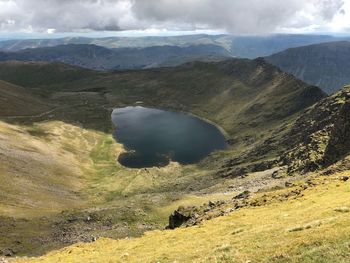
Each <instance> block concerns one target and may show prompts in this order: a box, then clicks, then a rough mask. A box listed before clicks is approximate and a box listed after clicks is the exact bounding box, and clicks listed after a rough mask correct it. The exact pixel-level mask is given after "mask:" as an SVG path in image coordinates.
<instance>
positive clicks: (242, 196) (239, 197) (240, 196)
mask: <svg viewBox="0 0 350 263" xmlns="http://www.w3.org/2000/svg"><path fill="white" fill-rule="evenodd" d="M249 195H250V192H249V191H244V192H242V193H240V194H238V195H236V196H235V197H234V198H233V199H236V200H237V199H247V198H248V197H249Z"/></svg>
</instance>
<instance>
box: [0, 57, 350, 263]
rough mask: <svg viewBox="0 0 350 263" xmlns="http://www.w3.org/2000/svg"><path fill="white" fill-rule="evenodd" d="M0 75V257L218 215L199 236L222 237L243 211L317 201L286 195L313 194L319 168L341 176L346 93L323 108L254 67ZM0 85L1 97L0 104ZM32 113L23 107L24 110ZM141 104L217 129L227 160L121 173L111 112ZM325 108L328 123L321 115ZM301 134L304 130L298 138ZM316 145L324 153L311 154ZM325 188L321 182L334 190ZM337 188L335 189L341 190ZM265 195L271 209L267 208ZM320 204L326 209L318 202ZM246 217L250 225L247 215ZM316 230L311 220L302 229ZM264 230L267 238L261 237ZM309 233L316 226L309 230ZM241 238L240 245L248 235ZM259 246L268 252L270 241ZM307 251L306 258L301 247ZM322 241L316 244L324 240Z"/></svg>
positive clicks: (303, 88)
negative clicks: (193, 117)
mask: <svg viewBox="0 0 350 263" xmlns="http://www.w3.org/2000/svg"><path fill="white" fill-rule="evenodd" d="M0 69H1V70H0V78H1V79H2V80H3V81H2V82H1V88H2V89H3V90H4V93H1V99H3V100H4V101H8V102H9V103H10V104H9V105H11V106H12V107H13V109H16V111H15V110H13V111H10V109H11V108H10V107H9V106H7V105H6V104H4V109H5V108H6V109H7V111H8V112H7V113H6V111H3V112H4V113H3V115H2V116H1V138H0V140H1V154H0V162H1V169H2V170H1V176H2V180H3V181H4V182H8V183H6V184H3V185H2V186H1V188H0V189H1V193H2V197H1V201H0V214H1V222H2V224H1V225H0V230H1V232H5V233H9V232H10V233H11V235H8V236H6V237H4V238H2V239H1V240H0V250H1V251H3V252H2V253H3V255H4V254H6V255H11V256H12V257H18V256H19V257H23V256H41V255H43V254H46V253H47V252H49V251H52V250H56V249H60V248H64V247H67V246H69V245H71V244H74V243H77V242H93V243H92V244H91V249H95V248H94V246H99V244H102V243H103V242H108V243H110V244H113V242H114V241H110V240H109V239H103V238H111V239H120V238H131V237H139V236H142V235H143V234H144V233H145V232H148V231H151V230H159V229H164V228H165V227H166V226H167V225H168V224H169V223H170V224H175V225H176V226H177V227H178V226H182V225H183V226H186V225H188V226H192V225H197V224H200V228H202V227H204V229H207V227H209V228H210V225H211V224H212V223H211V221H209V222H208V223H204V222H205V221H206V220H208V219H212V218H216V217H221V216H224V217H223V218H222V219H221V218H218V219H213V220H214V221H213V222H216V221H215V220H218V222H219V224H218V225H217V226H216V228H215V229H216V230H214V229H212V230H210V231H223V229H225V227H226V226H225V225H226V223H224V222H226V220H231V219H230V218H231V217H232V216H233V217H237V218H239V217H240V213H250V211H256V210H255V208H254V207H260V206H261V209H262V212H261V213H262V214H261V216H264V213H265V212H263V211H264V209H267V211H273V210H271V209H272V208H271V206H272V207H273V206H277V207H276V211H279V210H280V209H284V208H283V207H288V209H289V205H291V204H290V202H291V201H290V200H294V199H296V200H299V199H300V198H303V195H310V198H311V200H313V199H312V198H315V199H314V200H315V202H316V203H317V202H318V200H319V199H318V198H319V197H318V195H315V193H316V192H318V191H319V190H317V191H316V190H315V192H314V190H312V189H313V188H312V189H311V190H310V191H309V190H307V189H308V187H307V188H305V189H303V190H302V192H300V191H299V190H297V191H296V190H295V187H296V188H298V187H299V185H304V184H305V183H303V182H305V180H309V178H312V176H313V177H314V178H315V179H314V180H315V184H316V185H319V183H318V182H319V181H320V182H321V181H322V182H323V179H322V177H321V178H319V176H320V174H319V173H320V171H321V170H324V169H325V170H324V173H325V174H327V173H328V174H336V173H340V174H341V173H342V171H347V169H348V168H347V167H348V166H347V165H348V162H347V161H346V160H347V159H346V157H347V153H348V148H347V147H345V148H342V149H341V150H339V146H340V145H343V143H342V142H343V140H344V138H346V134H345V133H346V132H347V131H348V129H347V128H346V127H347V126H346V125H347V123H348V122H347V121H345V119H344V121H343V122H341V123H344V125H345V126H344V128H341V129H340V130H342V131H344V133H340V134H337V133H335V132H333V128H332V123H334V122H335V119H336V118H340V117H336V116H344V117H343V118H346V115H339V112H342V111H344V110H345V108H344V107H346V105H347V104H346V103H347V101H348V96H349V95H348V88H344V89H343V90H342V91H341V92H339V93H337V94H335V95H334V96H332V97H327V96H326V94H325V93H324V92H322V91H321V90H320V89H319V88H317V87H315V86H309V85H308V84H305V83H304V82H302V81H299V80H297V79H296V78H294V77H293V76H292V75H288V74H286V73H284V72H282V71H280V70H279V69H278V68H276V67H274V66H272V65H270V64H268V63H266V62H265V61H264V60H262V59H256V60H246V59H231V60H227V61H223V62H209V63H208V62H206V63H204V62H193V63H188V64H184V65H181V66H178V67H174V68H160V69H148V70H136V71H125V72H114V73H107V72H96V71H92V70H88V69H83V68H78V67H73V66H68V65H65V64H62V63H47V62H46V63H43V62H40V63H36V62H3V63H0ZM37 72H45V74H37ZM10 83H11V84H10ZM9 87H11V93H10V92H5V91H7V90H8V89H9ZM23 94H26V96H25V97H23ZM34 101H35V105H36V107H30V105H31V103H33V102H34ZM140 101H142V102H143V105H145V106H148V107H157V108H162V109H168V110H175V111H180V112H187V113H191V114H194V115H196V116H199V117H201V118H203V119H207V120H209V121H211V122H213V123H215V124H216V125H217V126H218V127H221V129H223V130H224V131H225V134H226V137H227V142H228V143H229V148H228V149H227V150H224V151H218V152H214V153H212V154H210V155H209V156H208V157H207V158H205V159H204V160H202V161H201V162H199V163H197V164H192V165H180V164H178V163H174V162H171V163H170V164H168V165H167V166H165V167H153V168H141V169H132V168H127V167H124V166H122V165H120V164H119V163H118V162H117V160H118V158H119V156H120V155H121V154H123V153H125V149H124V147H123V145H121V144H119V143H117V142H115V140H114V139H113V137H112V134H113V131H114V128H113V125H112V121H111V113H112V111H113V109H114V108H121V107H125V106H130V105H135V104H136V103H137V102H140ZM179 102H181V103H179ZM287 102H288V103H287ZM330 105H332V106H330ZM26 108H28V110H24V111H23V110H19V109H26ZM343 108H344V110H342V109H343ZM325 109H332V111H331V112H329V111H327V112H326V113H322V112H323V110H325ZM346 112H347V111H346V110H345V113H346ZM326 115H327V116H328V117H327V118H325V122H324V124H322V122H320V121H317V123H319V125H316V126H312V124H313V123H315V122H314V120H317V118H324V116H326ZM117 125H118V124H117ZM300 125H304V127H305V128H304V129H303V130H300V129H299V128H298V127H300ZM323 125H324V126H323ZM329 125H330V126H329ZM339 125H340V124H339ZM337 127H338V126H337ZM322 132H327V135H323V133H322ZM319 135H320V136H319ZM318 136H319V137H318ZM306 138H307V139H306ZM341 138H343V139H341ZM323 139H325V140H323ZM18 141H21V142H23V143H21V144H18ZM319 141H320V143H319ZM303 143H304V144H305V145H303ZM320 144H322V145H323V144H324V145H325V146H321V148H318V146H317V145H320ZM328 144H329V147H327V145H328ZM331 145H332V147H333V148H332V149H337V150H336V151H337V152H339V154H337V155H334V154H332V156H333V157H334V159H333V160H332V161H331V162H329V163H328V161H327V162H326V161H325V160H326V159H327V152H329V151H328V150H326V151H324V149H328V148H329V149H331V148H330V146H331ZM333 151H334V150H333ZM315 156H316V157H315ZM315 158H316V159H315ZM344 158H345V159H344ZM327 160H328V159H327ZM67 164H68V165H67ZM310 172H311V173H312V172H314V173H313V174H312V175H310V174H309V173H310ZM306 173H308V177H305V175H304V174H306ZM345 175H346V172H345V174H344V176H345ZM310 176H311V177H310ZM338 177H339V176H338V175H336V176H335V177H334V178H335V179H334V182H336V181H337V180H338V179H336V178H338ZM305 178H307V179H305ZM332 178H333V177H332ZM324 180H326V179H324ZM332 180H333V179H332ZM340 181H341V180H340ZM313 182H314V181H313ZM332 182H333V181H332ZM306 183H307V184H309V183H308V182H306ZM343 184H344V186H342V187H344V191H346V189H347V188H346V187H347V184H346V183H343ZM332 185H333V183H332ZM318 187H320V189H324V188H323V187H326V186H323V183H320V186H317V188H315V189H319V188H318ZM332 187H333V186H332ZM304 190H305V191H306V192H305V193H304ZM295 191H296V192H295ZM322 191H323V190H322ZM18 193H21V194H20V195H18ZM266 195H267V196H271V199H266ZM276 195H277V196H279V195H280V196H281V198H277V197H276ZM237 196H242V197H239V198H238V199H237V198H235V197H237ZM272 196H274V197H272ZM241 198H243V199H241ZM247 198H248V199H247ZM251 198H253V199H251ZM320 198H321V197H320ZM322 198H325V199H327V198H329V195H328V193H327V194H325V196H324V197H322ZM344 198H345V197H344ZM240 200H242V201H240ZM254 200H255V201H254ZM264 200H268V201H264ZM341 200H344V199H341ZM305 202H309V199H307V200H305ZM203 204H204V205H203ZM265 205H266V208H265ZM343 206H344V207H346V206H347V204H346V202H345V201H344V202H343V203H342V202H340V201H339V203H336V204H334V208H330V209H331V210H332V209H338V207H343ZM179 207H180V208H179ZM241 209H242V210H241ZM258 209H260V208H258ZM285 209H287V208H285ZM175 210H176V212H174V213H173V211H175ZM236 210H237V211H236ZM293 210H294V211H298V210H297V208H293ZM241 211H243V212H241ZM244 211H247V212H244ZM259 211H260V210H259ZM327 211H330V210H327ZM231 212H233V213H232V215H231ZM172 213H173V214H172ZM254 213H255V212H254ZM259 213H260V212H259ZM303 213H305V212H303ZM170 215H172V217H170V218H169V216H170ZM174 215H176V216H175V217H174ZM297 215H298V213H297V212H296V217H295V218H294V219H293V220H291V221H290V227H293V226H292V225H298V224H304V223H297V222H298V220H299V219H298V217H297ZM178 217H179V218H180V220H179V218H178ZM247 218H248V220H253V217H251V216H248V217H247ZM317 218H318V216H317V215H312V216H311V214H310V218H309V221H310V222H314V221H315V220H318V219H317ZM169 220H170V221H169ZM174 220H175V221H174ZM232 220H233V221H232V222H233V223H234V222H235V221H234V219H232ZM276 220H280V219H276ZM305 220H306V219H305ZM322 220H323V219H322ZM327 220H328V219H325V222H328V221H327ZM172 222H173V223H172ZM221 222H223V223H222V224H221ZM278 222H279V221H278ZM303 222H304V221H303ZM337 222H338V221H337ZM202 224H203V226H202ZM281 224H284V223H282V222H281ZM307 224H308V222H306V221H305V225H307ZM322 225H323V224H322ZM209 228H208V231H209ZM264 229H265V230H264V231H269V228H268V227H265V228H264ZM307 229H308V227H307ZM312 229H313V228H312ZM319 230H320V229H319V228H318V227H316V228H315V230H314V231H316V232H315V233H319V232H318V231H319ZM183 231H186V233H191V231H197V227H195V228H193V229H192V230H189V231H190V232H187V228H186V230H182V229H180V230H175V232H169V231H166V232H164V235H165V236H166V237H165V238H166V239H168V238H170V239H172V238H171V237H170V236H169V237H168V236H167V235H176V236H177V238H179V240H183V239H182V238H183V237H182V234H181V233H182V232H183ZM255 231H257V230H253V232H255ZM271 231H281V230H271ZM334 231H336V230H334ZM157 233H162V232H159V231H158V232H157V231H156V232H154V234H153V232H151V234H148V233H147V234H146V236H144V237H142V238H141V239H135V241H134V242H139V241H140V242H143V241H142V240H144V239H147V236H148V235H151V237H152V240H158V236H157V235H158V234H157ZM238 233H240V231H239V232H238ZM276 233H277V232H276ZM303 234H304V232H301V237H302V238H303V237H304V236H303ZM154 235H155V236H154ZM160 235H163V234H160ZM315 235H316V234H315ZM316 236H317V235H316ZM215 238H216V235H214V234H213V240H212V241H208V242H210V243H211V244H213V245H214V244H218V243H217V242H219V243H222V242H223V240H221V239H220V241H218V240H215ZM245 238H247V242H251V241H249V240H251V238H252V236H249V235H247V236H245ZM342 238H343V237H340V236H339V239H342ZM95 240H98V241H97V242H96V243H95V242H94V241H95ZM131 240H133V239H131ZM159 240H163V239H162V238H160V239H159ZM268 240H271V242H272V243H273V242H277V241H276V240H275V239H274V238H273V237H269V239H268ZM308 240H309V241H308V242H311V243H310V244H311V246H312V244H313V243H312V242H314V240H315V239H313V236H310V237H308ZM115 242H118V246H117V247H119V248H118V249H121V250H123V251H124V250H125V251H126V252H125V251H124V252H125V253H129V252H127V251H128V249H127V248H126V247H125V248H124V245H122V243H121V242H123V241H115ZM125 242H126V243H125V246H129V245H128V244H129V243H128V241H125ZM130 242H133V241H130ZM160 242H162V243H164V242H163V241H160ZM179 242H182V241H179ZM286 242H289V241H288V239H286ZM325 242H326V243H325V244H327V246H328V243H327V242H328V241H325ZM337 242H338V241H337ZM119 244H120V245H119ZM135 244H136V243H135ZM164 244H166V243H164ZM199 245H200V244H198V246H199ZM78 246H80V245H78ZM86 246H87V247H90V245H89V244H86ZM102 246H103V247H108V246H107V245H102ZM132 246H134V245H132ZM166 246H167V245H166ZM204 246H207V245H204ZM259 246H260V245H259ZM159 247H161V246H159ZM209 247H210V249H212V248H211V246H209ZM297 247H298V246H297ZM146 248H147V246H146ZM149 248H151V247H149ZM247 248H249V246H247ZM67 249H70V248H67ZM72 249H73V250H72V251H73V252H72V258H71V259H69V260H71V261H72V262H74V261H75V260H76V259H74V257H77V258H81V255H80V254H78V253H80V252H75V251H76V249H75V247H73V248H72ZM96 249H97V247H96ZM208 249H209V248H208ZM213 249H214V248H213ZM300 249H302V247H300ZM98 250H99V251H103V249H102V248H98ZM65 251H66V250H62V251H61V252H58V253H57V254H55V253H53V254H49V256H48V257H44V258H43V259H38V260H39V262H41V261H42V260H43V261H44V262H45V261H46V260H47V262H51V261H52V262H56V260H57V258H56V257H60V255H61V254H60V253H66V252H65ZM77 251H79V249H78V250H77ZM113 251H114V250H111V253H114V252H113ZM118 251H120V250H118ZM159 251H160V253H161V251H162V250H159ZM223 251H224V252H222V253H221V252H220V253H219V252H218V253H219V254H217V253H216V252H215V253H214V257H217V258H221V257H223V258H225V257H231V256H232V255H231V254H230V253H232V251H231V250H230V249H227V250H226V249H224V250H223ZM230 251H231V252H230ZM269 251H272V250H269ZM124 252H123V253H122V252H116V253H121V254H122V255H124V254H125V253H124ZM70 253H71V252H70ZM133 253H134V252H133ZM137 253H138V252H136V250H135V254H133V256H131V257H125V258H124V257H123V256H122V255H121V257H122V258H121V259H120V261H122V262H125V261H128V260H129V261H130V262H133V261H134V260H135V258H134V256H135V257H139V256H138V254H137ZM140 253H143V254H144V255H145V258H144V260H145V261H146V262H150V261H152V260H154V259H155V258H154V257H158V256H157V255H158V254H156V255H154V257H153V256H146V255H147V253H148V252H146V251H143V252H140ZM164 253H165V252H164ZM188 253H189V254H188ZM196 253H197V252H193V251H188V252H186V253H184V254H183V255H184V257H186V258H188V259H189V260H191V259H193V258H192V256H193V257H195V255H196ZM269 253H270V252H269ZM281 253H282V254H283V253H287V252H283V251H282V252H281ZM293 253H294V252H293ZM293 253H292V252H290V251H289V252H288V255H289V256H290V257H293V255H294V254H293ZM296 253H299V252H296ZM300 253H301V252H300ZM303 253H304V252H303ZM129 254H130V255H131V253H129ZM165 255H167V256H165ZM190 255H192V256H190ZM244 255H245V256H239V257H243V258H245V257H247V258H249V257H254V258H257V255H254V254H249V253H248V252H247V254H244ZM111 256H112V255H111ZM265 256H266V258H268V259H271V257H274V255H272V254H266V255H265ZM265 256H263V258H264V257H265ZM64 257H65V258H66V257H67V256H66V255H65V254H64ZM99 257H100V256H99ZM113 257H114V258H117V256H115V255H113ZM162 257H166V258H168V259H169V258H173V257H176V258H178V259H179V257H177V256H174V255H172V254H171V255H170V254H167V253H165V254H162V256H159V259H162V260H163V259H164V258H162ZM67 259H68V257H67ZM18 260H21V259H20V258H19V259H18ZM22 260H24V262H27V261H29V259H28V258H24V259H22ZM35 260H36V259H34V261H35ZM100 260H102V256H101V257H100ZM208 260H209V259H208ZM210 260H211V259H210ZM210 260H209V261H210ZM189 262H190V261H189ZM286 262H288V260H287V261H286Z"/></svg>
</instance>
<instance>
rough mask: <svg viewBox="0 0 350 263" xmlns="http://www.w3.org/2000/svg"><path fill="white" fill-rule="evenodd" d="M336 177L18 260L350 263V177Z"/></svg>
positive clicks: (66, 262) (67, 261)
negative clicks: (136, 234)
mask: <svg viewBox="0 0 350 263" xmlns="http://www.w3.org/2000/svg"><path fill="white" fill-rule="evenodd" d="M337 176H339V175H335V176H332V177H325V178H319V179H316V181H317V182H318V184H319V185H318V186H317V187H315V188H309V189H307V190H305V191H304V196H303V197H300V198H297V199H292V200H288V201H282V202H279V201H276V202H272V203H271V204H269V205H265V206H261V207H248V208H244V209H241V210H239V211H236V212H233V213H232V214H230V215H228V216H225V217H221V218H217V219H214V220H211V221H207V222H205V223H204V224H203V225H199V226H195V227H191V228H185V229H177V230H174V231H154V232H149V233H146V234H145V235H144V236H143V237H141V238H135V239H128V240H125V239H124V240H110V239H100V240H98V241H97V242H95V243H91V244H77V245H73V246H71V247H68V248H65V249H63V250H60V251H57V252H52V253H49V254H48V255H46V256H44V257H42V258H37V259H28V258H27V259H23V260H18V261H16V262H33V263H34V262H52V263H53V262H65V263H73V262H86V263H87V262H113V263H114V262H350V253H349V246H350V217H349V216H350V213H349V212H348V209H346V208H348V207H350V182H343V181H340V180H339V179H338V177H337ZM283 191H286V190H280V191H278V192H276V193H281V192H283ZM276 193H272V195H273V194H276ZM261 195H262V194H260V195H258V196H257V197H256V198H261ZM268 195H270V196H272V195H271V194H268Z"/></svg>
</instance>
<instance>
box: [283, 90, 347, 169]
mask: <svg viewBox="0 0 350 263" xmlns="http://www.w3.org/2000/svg"><path fill="white" fill-rule="evenodd" d="M349 107H350V87H349V86H347V87H344V88H343V89H342V90H341V91H339V92H338V93H336V94H334V95H333V96H331V97H328V98H326V99H324V100H322V101H320V102H319V103H317V104H316V105H314V106H313V107H311V108H310V109H308V110H307V111H305V113H304V114H302V115H301V117H300V118H298V120H297V121H296V122H295V124H294V125H293V127H292V129H291V132H290V133H288V134H287V135H286V137H285V138H284V141H285V143H288V144H289V145H290V147H289V151H287V152H286V154H284V155H283V156H282V158H281V160H282V163H283V164H286V165H288V170H289V172H290V173H292V172H299V173H300V172H303V173H306V172H309V171H314V170H317V169H320V168H325V167H328V166H330V165H333V164H335V163H337V162H339V161H342V160H343V159H344V158H345V157H347V156H348V155H349V153H350V145H349V132H350V118H349V116H350V115H349V114H350V108H349ZM339 168H340V167H338V169H339ZM342 169H343V170H344V169H349V164H346V162H345V166H344V167H343V168H342Z"/></svg>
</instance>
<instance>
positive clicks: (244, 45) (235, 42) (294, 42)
mask: <svg viewBox="0 0 350 263" xmlns="http://www.w3.org/2000/svg"><path fill="white" fill-rule="evenodd" d="M347 39H348V38H347V37H335V36H329V35H296V34H291V35H288V34H275V35H267V36H232V35H204V34H202V35H187V36H169V37H106V38H84V37H67V38H59V39H20V40H7V41H0V51H5V52H16V51H19V50H23V49H27V48H39V47H53V46H58V45H67V44H87V45H97V46H102V47H105V48H109V49H114V48H147V47H157V46H177V47H188V46H194V45H215V46H219V47H222V48H224V49H226V50H227V51H228V52H229V53H230V54H231V56H234V57H241V58H257V57H263V56H269V55H272V54H274V53H277V52H280V51H283V50H285V49H287V48H291V47H298V46H305V45H310V44H316V43H322V42H332V41H340V40H347Z"/></svg>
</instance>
